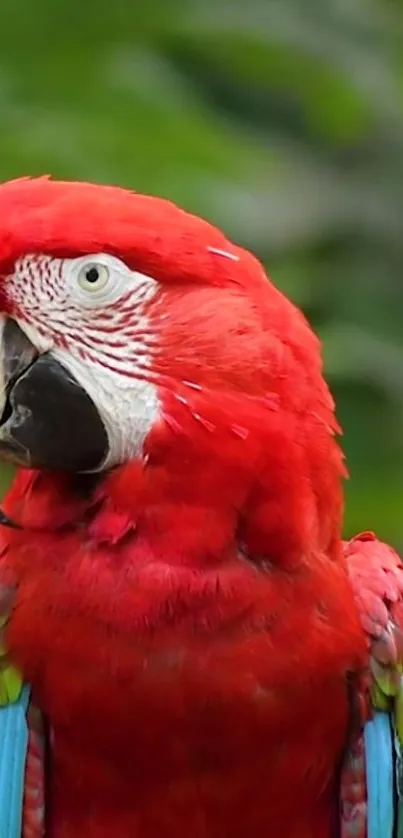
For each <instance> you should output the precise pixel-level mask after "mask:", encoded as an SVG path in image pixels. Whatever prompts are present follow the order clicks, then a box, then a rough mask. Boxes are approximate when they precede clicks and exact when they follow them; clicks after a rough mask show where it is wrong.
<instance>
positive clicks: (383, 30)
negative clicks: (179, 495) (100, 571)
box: [0, 0, 403, 549]
mask: <svg viewBox="0 0 403 838" xmlns="http://www.w3.org/2000/svg"><path fill="white" fill-rule="evenodd" d="M402 33H403V4H402V3H399V0H149V2H136V0H126V2H124V0H108V2H106V0H70V2H69V3H66V2H64V1H62V2H60V0H59V2H55V0H35V1H34V0H2V3H1V11H0V178H1V179H6V178H9V177H14V176H17V175H21V174H39V173H43V172H48V173H51V174H52V175H54V176H57V177H67V178H85V179H91V180H95V181H98V182H114V183H121V184H124V185H127V186H130V187H132V188H134V189H137V190H140V191H146V192H151V193H156V194H161V195H164V196H167V197H169V198H172V199H173V200H175V201H177V202H179V203H180V204H182V205H183V206H184V207H186V208H188V209H189V210H192V211H195V212H196V213H199V214H201V215H203V216H206V217H208V218H209V219H210V220H212V221H213V222H215V223H217V224H218V225H220V226H221V227H222V228H224V229H225V231H226V232H227V233H228V234H229V236H232V237H233V238H234V239H236V240H237V241H238V242H239V243H241V244H243V245H245V246H246V247H249V248H251V249H252V250H254V251H255V252H256V253H257V254H258V255H259V256H260V257H261V258H262V259H263V260H264V262H265V264H266V265H267V267H268V269H269V272H270V274H271V275H272V277H273V279H274V280H275V282H276V283H277V284H278V285H279V286H281V287H282V288H283V289H284V290H285V291H286V292H287V293H288V294H290V295H291V297H292V298H293V299H294V301H296V302H297V303H298V304H299V305H301V306H302V307H303V309H304V311H305V312H306V314H307V315H308V317H309V318H310V320H311V321H312V322H313V324H314V325H315V327H316V329H317V330H318V331H319V333H320V334H321V336H322V337H323V340H324V351H325V363H326V370H327V376H328V379H329V381H330V384H331V386H332V389H333V392H334V394H335V396H336V399H337V403H338V414H339V418H340V420H341V423H342V425H343V427H344V429H345V436H344V447H345V450H346V452H347V456H348V463H349V467H350V473H351V479H350V481H349V482H348V484H347V487H346V489H347V512H346V533H347V534H349V533H352V531H355V530H359V529H363V528H372V529H376V530H377V531H378V533H379V534H380V535H381V536H383V537H385V538H387V539H390V540H391V541H392V542H393V543H394V544H395V545H396V546H397V547H400V548H401V549H402V548H403V517H402V512H403V49H402V43H403V40H402ZM8 479H9V474H8V473H7V472H6V471H5V469H4V467H3V468H2V471H1V472H0V482H1V488H4V485H5V484H6V482H7V480H8Z"/></svg>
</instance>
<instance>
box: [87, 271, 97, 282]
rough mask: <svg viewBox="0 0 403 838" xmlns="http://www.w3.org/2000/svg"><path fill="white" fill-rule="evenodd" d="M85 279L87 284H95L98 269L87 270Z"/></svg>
mask: <svg viewBox="0 0 403 838" xmlns="http://www.w3.org/2000/svg"><path fill="white" fill-rule="evenodd" d="M85 278H86V280H87V282H96V281H97V279H99V271H98V268H88V271H87V272H86V274H85Z"/></svg>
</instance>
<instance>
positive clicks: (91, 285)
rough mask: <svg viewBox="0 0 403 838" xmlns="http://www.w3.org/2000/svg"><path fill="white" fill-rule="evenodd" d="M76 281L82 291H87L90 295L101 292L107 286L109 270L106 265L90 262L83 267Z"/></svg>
mask: <svg viewBox="0 0 403 838" xmlns="http://www.w3.org/2000/svg"><path fill="white" fill-rule="evenodd" d="M77 280H78V284H79V286H80V288H82V289H83V291H89V292H90V293H94V292H95V291H103V289H104V288H105V287H106V285H107V284H108V280H109V268H107V267H106V265H101V264H100V263H99V262H91V263H89V264H87V265H83V267H82V268H81V270H80V272H79V274H78V277H77Z"/></svg>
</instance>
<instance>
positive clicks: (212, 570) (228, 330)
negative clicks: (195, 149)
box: [0, 176, 403, 838]
mask: <svg viewBox="0 0 403 838" xmlns="http://www.w3.org/2000/svg"><path fill="white" fill-rule="evenodd" d="M340 434H341V428H340V427H339V424H338V422H337V419H336V415H335V405H334V400H333V397H332V395H331V393H330V390H329V387H328V385H327V383H326V381H325V378H324V372H323V361H322V351H321V344H320V341H319V339H318V337H317V336H316V335H315V334H314V332H313V331H312V329H311V327H310V325H309V323H308V321H307V320H306V318H305V316H304V314H303V313H302V312H301V311H300V310H299V309H298V308H297V307H296V306H295V305H294V304H293V303H292V302H291V301H290V300H289V299H288V298H287V297H286V296H285V295H284V294H283V293H282V292H281V290H280V289H278V288H277V287H276V286H275V284H273V283H272V281H271V279H270V278H269V277H268V276H267V274H266V271H265V269H264V267H263V265H262V264H261V262H260V261H259V260H258V259H257V258H256V257H255V256H254V255H253V254H252V253H250V252H249V251H247V250H245V249H244V248H242V247H240V246H238V245H236V244H234V243H233V242H231V241H230V240H229V239H228V238H227V237H226V235H225V234H224V233H223V232H221V231H220V230H219V229H217V228H216V227H215V226H214V225H213V224H211V223H209V222H208V221H206V220H203V219H201V218H199V217H197V216H195V215H193V214H191V213H190V212H187V211H185V210H184V209H181V208H180V207H178V206H176V205H175V204H173V203H172V202H170V201H169V200H167V199H166V198H157V197H154V196H149V195H142V194H139V193H136V192H133V191H131V190H129V189H125V188H123V187H120V186H108V185H101V184H93V183H87V182H76V181H58V180H54V179H52V178H51V177H48V176H46V177H45V176H43V177H22V178H18V179H16V180H12V181H7V182H5V183H2V184H1V185H0V459H1V460H3V461H4V462H5V463H11V464H12V465H13V466H16V467H17V473H16V476H15V478H14V480H13V483H12V485H11V487H10V489H9V490H8V492H7V494H6V496H5V498H4V502H3V506H2V509H1V513H0V524H1V526H0V615H1V623H0V632H1V636H0V640H1V646H0V703H1V704H2V705H4V707H2V708H1V710H0V723H1V719H2V718H6V717H5V716H4V717H2V713H3V711H6V710H7V709H8V706H10V707H11V706H12V705H13V704H15V702H16V701H17V700H19V699H21V697H22V699H23V700H24V701H25V704H24V708H26V718H27V731H28V733H27V736H28V739H27V757H26V764H25V768H24V770H25V775H24V795H23V801H22V816H21V817H22V821H21V823H22V825H21V835H22V838H44V836H45V837H46V838H75V836H77V835H83V836H84V835H85V836H86V838H189V836H192V838H373V836H375V835H376V836H381V838H388V836H389V832H388V829H389V826H388V823H389V820H390V817H391V815H390V801H389V803H388V805H387V807H386V809H387V811H386V810H385V811H386V814H385V815H384V816H382V817H383V818H384V819H383V820H382V818H381V821H382V822H381V824H380V827H379V829H380V831H378V832H375V831H374V830H375V829H376V828H378V827H377V826H376V824H375V827H374V823H375V820H376V817H377V815H376V812H375V815H374V809H373V806H372V797H371V794H370V793H369V792H370V789H371V788H372V786H373V777H374V776H375V779H376V781H377V782H378V781H379V783H380V784H381V785H382V783H385V782H386V783H387V784H389V785H388V788H389V792H390V789H391V788H392V785H393V784H394V785H393V794H394V798H393V801H392V804H391V805H392V806H394V810H393V811H394V815H393V817H394V818H395V821H394V823H395V824H396V823H398V819H397V817H396V812H398V811H399V806H400V798H399V782H400V756H401V752H400V743H401V741H402V739H403V737H402V732H403V717H402V713H403V703H402V695H403V692H402V689H401V678H402V675H401V673H402V670H403V640H402V637H403V635H402V632H403V567H402V564H401V561H400V558H399V556H398V555H397V553H396V552H395V551H394V549H393V548H392V547H390V546H389V545H387V544H385V543H383V542H382V541H380V540H378V539H377V537H376V536H375V535H374V534H373V533H372V532H371V531H368V532H364V533H362V534H361V535H358V536H356V537H355V538H353V539H351V540H350V541H343V537H342V526H343V505H344V496H343V485H344V480H345V478H346V477H347V469H346V464H345V460H344V456H343V453H342V450H341V447H340V444H339V437H340ZM26 688H29V691H30V692H29V696H28V697H27V693H26V692H24V691H25V690H26ZM24 696H25V698H24ZM22 699H21V700H22ZM24 713H25V709H24ZM377 719H380V720H381V723H382V724H383V721H384V720H385V719H387V720H388V722H387V723H388V724H389V730H390V742H392V745H393V748H394V757H393V760H394V762H393V765H394V771H395V774H394V775H393V777H392V775H391V774H390V771H389V773H388V771H386V770H385V771H384V770H383V765H384V763H383V761H382V759H383V757H382V753H383V751H382V747H384V745H385V741H386V740H385V737H383V739H382V736H381V738H379V737H378V738H377V735H376V730H377V728H376V725H377ZM382 720H383V721H382ZM369 725H372V726H373V727H369ZM374 725H375V727H374ZM374 736H375V739H374ZM371 737H372V738H371ZM374 742H375V745H376V747H377V748H378V751H377V753H375V759H373V753H374V750H373V745H374ZM382 742H383V745H382ZM386 744H387V742H386ZM385 753H386V751H385ZM0 757H1V754H0ZM385 764H386V763H385ZM371 772H372V773H371ZM378 775H379V776H378ZM1 776H2V775H1ZM1 776H0V780H1ZM0 786H1V783H0ZM0 790H1V789H0ZM389 797H390V794H389ZM0 803H1V800H0ZM2 805H3V804H1V805H0V814H1V806H2ZM371 807H372V808H371ZM388 807H389V808H388ZM374 818H375V820H374ZM388 818H389V820H388V823H387V819H388ZM385 819H386V820H385ZM378 820H379V819H378ZM378 826H379V823H378ZM392 826H393V825H392ZM400 826H401V823H400ZM393 828H394V827H393ZM399 828H400V827H399ZM1 838H3V835H2V836H1Z"/></svg>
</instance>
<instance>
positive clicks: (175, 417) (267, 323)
mask: <svg viewBox="0 0 403 838" xmlns="http://www.w3.org/2000/svg"><path fill="white" fill-rule="evenodd" d="M0 414H1V419H0V457H1V458H3V459H8V460H10V461H12V462H13V463H16V464H18V465H20V466H23V467H28V468H33V469H38V470H44V471H50V472H52V471H62V472H73V473H75V474H81V473H83V474H85V473H88V472H90V473H91V474H94V473H95V474H98V475H102V474H104V473H108V474H109V473H111V471H112V472H114V471H116V470H119V469H120V468H121V467H122V466H123V465H125V464H128V463H136V464H137V465H138V464H139V463H140V464H141V465H142V467H143V468H144V469H145V470H146V469H148V473H149V474H150V473H154V475H157V474H158V481H159V482H158V485H159V491H160V492H162V488H161V486H162V485H165V486H166V487H167V488H166V491H168V492H169V494H170V497H171V499H172V502H174V501H175V502H179V503H180V502H182V501H183V502H184V501H185V499H186V502H188V500H189V497H193V496H195V495H196V493H197V496H198V499H199V502H200V503H202V504H203V503H204V504H205V505H208V504H209V505H212V504H214V505H215V506H216V507H219V506H220V504H224V503H225V504H226V508H227V509H228V510H231V514H233V515H235V518H237V524H236V526H237V527H238V528H239V529H240V530H241V535H242V537H241V541H242V542H245V543H246V544H247V545H248V549H253V550H255V551H260V550H265V549H266V544H267V538H268V537H269V536H270V533H271V541H270V539H269V541H270V544H272V543H276V544H278V545H280V544H281V543H283V541H284V539H285V538H286V537H287V538H294V544H295V548H296V549H298V550H300V549H301V547H302V548H304V545H305V547H306V543H307V542H308V541H309V544H317V545H318V546H319V547H320V549H328V547H329V544H330V543H331V542H332V541H334V540H335V539H336V537H337V538H338V533H339V527H340V514H341V491H340V477H341V474H342V471H343V467H342V458H341V455H340V452H339V449H338V446H337V444H336V442H335V439H334V435H335V432H336V431H337V425H336V422H335V418H334V412H333V402H332V399H331V396H330V394H329V391H328V389H327V386H326V384H325V382H324V379H323V377H322V364H321V357H320V348H319V343H318V340H317V338H316V337H315V336H314V334H313V333H312V331H311V329H310V327H309V326H308V324H307V322H306V320H305V319H304V317H303V315H302V314H301V313H300V312H299V311H298V310H297V309H296V308H295V307H294V306H293V305H292V303H291V302H290V301H288V300H287V299H286V298H285V297H284V296H283V295H282V294H281V293H280V291H279V290H278V289H276V288H275V286H274V285H273V284H272V283H271V282H270V281H269V279H268V278H267V277H266V275H265V273H264V270H263V268H262V266H261V265H260V263H259V262H258V261H257V260H256V259H255V258H254V257H253V256H252V255H251V254H250V253H248V252H246V251H245V250H243V249H241V248H239V247H236V246H235V245H233V244H232V243H231V242H229V241H228V240H227V239H226V237H225V236H224V235H223V234H222V233H221V232H220V231H218V230H217V229H216V228H214V227H213V226H211V225H210V224H209V223H207V222H205V221H203V220H201V219H199V218H196V217H195V216H193V215H190V214H188V213H186V212H184V211H183V210H181V209H179V208H177V207H176V206H174V205H173V204H171V203H170V202H168V201H165V200H162V199H157V198H153V197H148V196H143V195H139V194H135V193H131V192H129V191H127V190H124V189H121V188H117V187H107V186H100V185H93V184H87V183H73V182H56V181H52V180H50V179H48V178H37V179H29V178H23V179H19V180H16V181H10V182H8V183H5V184H3V185H1V186H0ZM153 469H154V471H153ZM150 470H151V471H150ZM156 479H157V478H156V477H155V480H156ZM203 492H204V493H205V494H204V495H203ZM252 510H253V527H252V525H251V515H252ZM302 522H303V524H302ZM301 527H303V530H304V531H303V532H302V529H301ZM252 532H253V534H254V535H253V538H252ZM256 533H258V534H259V536H258V537H257V536H256ZM281 533H282V535H281ZM285 533H287V534H288V535H287V536H286V535H285ZM274 534H276V537H275V538H274V541H273V537H274ZM336 534H337V536H336ZM263 536H265V537H263ZM266 537H267V538H266ZM253 539H255V541H254V545H252V543H251V542H252V540H253ZM276 539H277V540H276ZM278 549H279V550H280V547H279V548H278ZM272 552H274V553H275V552H276V550H275V549H274V548H273V551H272Z"/></svg>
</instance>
